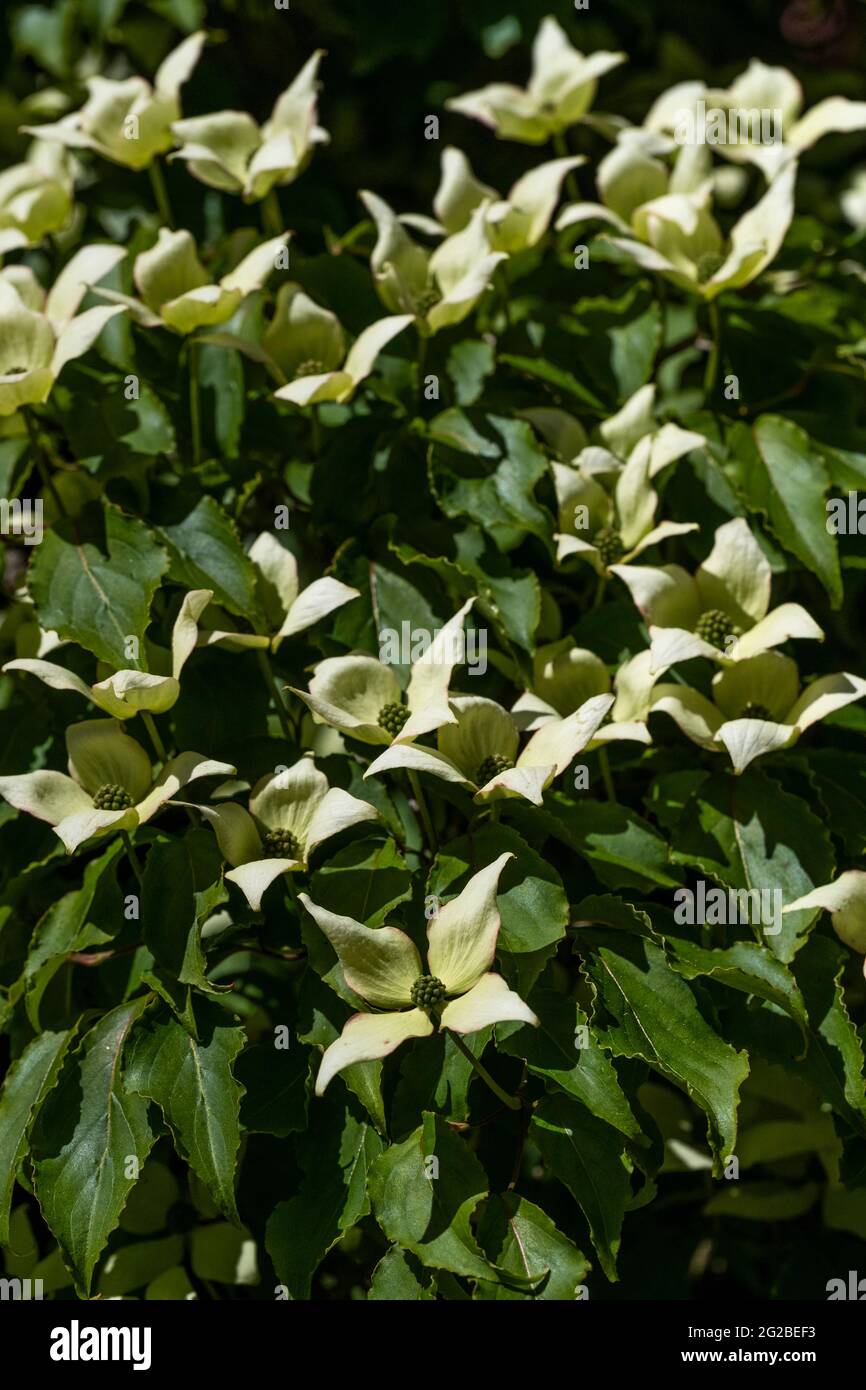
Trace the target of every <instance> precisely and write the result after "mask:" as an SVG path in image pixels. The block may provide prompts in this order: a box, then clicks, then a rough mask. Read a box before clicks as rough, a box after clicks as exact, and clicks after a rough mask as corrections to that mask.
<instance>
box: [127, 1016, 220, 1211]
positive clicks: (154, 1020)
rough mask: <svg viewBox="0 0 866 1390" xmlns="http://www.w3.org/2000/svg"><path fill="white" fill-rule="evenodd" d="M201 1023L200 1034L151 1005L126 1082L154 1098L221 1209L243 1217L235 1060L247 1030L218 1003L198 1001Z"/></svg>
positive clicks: (136, 1036)
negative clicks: (240, 1212)
mask: <svg viewBox="0 0 866 1390" xmlns="http://www.w3.org/2000/svg"><path fill="white" fill-rule="evenodd" d="M196 1025H197V1037H195V1038H192V1037H190V1035H189V1033H188V1032H187V1031H186V1029H185V1028H184V1027H182V1025H181V1024H180V1023H179V1022H178V1021H177V1019H176V1018H175V1017H174V1016H173V1015H172V1014H170V1013H169V1012H168V1011H167V1010H160V1011H159V1012H157V1011H156V1010H154V1011H152V1013H151V1014H150V1015H148V1017H147V1018H145V1019H144V1020H143V1021H142V1023H141V1024H140V1026H139V1027H138V1028H137V1029H136V1031H135V1033H134V1035H133V1038H132V1044H131V1047H130V1050H129V1057H128V1060H127V1066H126V1085H127V1089H128V1090H130V1091H136V1092H138V1094H139V1095H142V1096H147V1097H148V1099H149V1100H152V1101H155V1102H156V1104H157V1105H158V1106H159V1108H160V1110H161V1111H162V1113H163V1115H164V1117H165V1122H166V1124H167V1125H168V1127H169V1129H170V1130H171V1132H172V1137H173V1139H174V1143H175V1148H176V1149H177V1151H178V1153H179V1154H180V1156H181V1158H183V1159H184V1160H185V1162H187V1163H188V1164H189V1165H190V1167H191V1168H192V1169H193V1170H194V1172H195V1173H197V1174H198V1176H199V1178H200V1179H201V1181H202V1182H203V1183H204V1184H205V1186H206V1187H207V1189H208V1191H209V1192H210V1194H211V1196H212V1197H213V1200H214V1202H215V1203H216V1205H217V1207H218V1208H219V1210H220V1211H221V1212H222V1214H223V1215H224V1216H225V1217H227V1218H228V1220H229V1221H235V1222H237V1220H238V1214H237V1207H236V1205H235V1168H236V1166H237V1156H238V1148H239V1146H240V1138H241V1136H240V1125H239V1122H238V1113H239V1110H240V1099H241V1094H242V1088H241V1086H240V1084H239V1083H238V1081H236V1080H235V1077H234V1075H233V1072H232V1063H233V1062H234V1059H235V1058H236V1057H237V1055H238V1053H239V1052H240V1050H241V1048H242V1047H243V1046H244V1043H245V1041H246V1035H245V1032H244V1029H243V1028H240V1027H237V1026H236V1025H235V1024H233V1023H232V1022H231V1019H230V1015H228V1014H226V1013H225V1012H224V1011H223V1010H222V1009H218V1008H216V1007H215V1006H209V1007H208V1006H207V1005H205V1006H199V1008H198V1009H197V1010H196Z"/></svg>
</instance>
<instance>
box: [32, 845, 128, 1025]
mask: <svg viewBox="0 0 866 1390" xmlns="http://www.w3.org/2000/svg"><path fill="white" fill-rule="evenodd" d="M122 850H123V845H122V843H121V841H120V840H114V841H113V842H112V843H111V844H110V845H109V846H108V848H107V849H106V850H104V851H103V853H102V854H101V855H100V856H99V857H98V858H96V859H91V861H90V863H89V864H87V865H86V866H85V869H84V878H83V882H82V885H81V887H80V888H78V889H75V890H73V891H72V892H71V893H64V895H63V897H62V898H59V899H58V900H57V902H56V903H54V904H53V905H52V906H51V907H50V908H49V909H48V911H47V912H46V913H45V915H44V917H42V918H41V919H40V921H39V922H38V924H37V927H36V931H35V932H34V935H33V943H32V945H31V948H30V951H29V954H28V956H27V960H26V962H25V965H24V971H23V974H22V976H21V983H22V984H23V985H24V986H25V988H26V997H25V1007H26V1009H27V1016H28V1018H29V1019H30V1022H31V1023H32V1025H33V1027H34V1028H38V1027H39V1026H40V1019H39V1014H40V1007H41V1004H42V999H43V996H44V994H45V991H46V989H47V988H48V986H49V984H50V983H51V981H52V980H53V979H54V976H55V975H56V974H57V972H58V970H60V969H61V968H62V967H63V966H64V965H65V964H66V962H67V960H68V958H69V956H71V955H73V954H74V953H76V952H79V951H86V950H87V949H88V947H91V946H98V945H102V944H103V943H104V942H106V941H111V940H112V938H113V937H115V936H116V935H117V933H118V932H119V931H120V929H121V927H122V926H123V920H124V919H123V910H122V907H123V905H122V901H121V895H120V889H119V887H118V884H117V879H116V877H115V869H116V861H117V859H118V856H119V855H120V854H121V852H122ZM70 968H71V967H70Z"/></svg>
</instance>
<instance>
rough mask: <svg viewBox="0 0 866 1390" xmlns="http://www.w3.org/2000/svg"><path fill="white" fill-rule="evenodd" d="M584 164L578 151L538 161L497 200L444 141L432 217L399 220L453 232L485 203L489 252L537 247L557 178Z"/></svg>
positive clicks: (546, 223) (555, 195) (549, 213)
mask: <svg viewBox="0 0 866 1390" xmlns="http://www.w3.org/2000/svg"><path fill="white" fill-rule="evenodd" d="M585 163H586V160H585V158H584V157H583V155H573V156H566V157H563V158H562V159H551V160H549V161H548V162H547V163H546V164H539V165H538V166H537V168H535V169H530V171H529V173H528V174H524V175H523V176H522V177H521V178H519V179H518V180H517V182H516V183H515V184H514V185H513V187H512V188H511V190H510V192H509V194H508V196H507V198H503V197H502V196H501V195H500V194H499V193H497V192H496V189H495V188H489V187H488V186H487V185H486V184H483V183H480V182H479V180H478V179H477V178H476V177H475V175H474V174H473V172H472V166H471V165H470V163H469V160H468V159H467V158H466V155H465V154H464V153H463V151H462V150H458V149H455V148H454V146H453V145H449V146H448V147H447V148H446V149H444V150H443V151H442V174H441V177H440V180H439V188H438V190H437V192H436V196H435V197H434V199H433V211H434V212H435V214H436V218H437V220H436V221H435V222H429V221H428V219H427V218H424V217H422V218H414V217H412V216H411V215H407V216H406V217H404V218H403V221H404V222H406V223H408V224H409V225H410V226H417V227H419V229H420V230H421V231H435V232H438V233H445V234H446V235H453V234H454V233H456V232H462V231H463V229H464V227H467V226H468V225H469V222H470V221H471V219H472V214H473V213H474V212H475V211H476V210H477V209H478V208H479V207H482V206H485V207H486V220H487V232H488V236H489V238H490V243H491V246H492V247H493V250H494V251H504V252H506V254H507V255H509V256H513V255H516V254H517V252H519V251H526V250H528V249H529V248H530V247H532V246H537V245H538V242H539V241H540V240H541V238H542V237H543V236H544V233H545V232H546V231H547V229H548V227H549V226H550V219H551V217H552V216H553V212H554V209H555V207H556V204H557V202H558V200H559V193H560V189H561V188H562V181H563V179H564V178H565V176H566V174H568V173H569V172H570V171H571V170H572V169H576V168H578V166H579V165H581V164H585Z"/></svg>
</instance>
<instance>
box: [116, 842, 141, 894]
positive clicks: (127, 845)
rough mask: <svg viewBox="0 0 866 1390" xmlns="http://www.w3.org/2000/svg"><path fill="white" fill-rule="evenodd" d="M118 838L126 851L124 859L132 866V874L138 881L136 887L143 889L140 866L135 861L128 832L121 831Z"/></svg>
mask: <svg viewBox="0 0 866 1390" xmlns="http://www.w3.org/2000/svg"><path fill="white" fill-rule="evenodd" d="M120 838H121V839H122V840H123V847H124V849H125V850H126V857H127V859H128V860H129V862H130V865H131V866H132V872H133V873H134V874H135V877H136V878H137V879H138V886H139V888H143V887H144V875H143V874H142V872H141V865H140V864H139V862H138V860H137V859H136V857H135V850H134V849H133V848H132V841H131V840H130V838H129V831H128V830H121V832H120Z"/></svg>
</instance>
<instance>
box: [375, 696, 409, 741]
mask: <svg viewBox="0 0 866 1390" xmlns="http://www.w3.org/2000/svg"><path fill="white" fill-rule="evenodd" d="M408 718H409V709H408V707H407V706H406V705H400V704H396V703H392V704H389V705H383V706H382V708H381V709H380V710H379V728H380V729H384V730H385V733H386V734H390V735H391V737H392V738H396V736H397V734H399V732H400V730H401V729H402V727H403V725H404V724H405V723H406V720H407V719H408Z"/></svg>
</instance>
